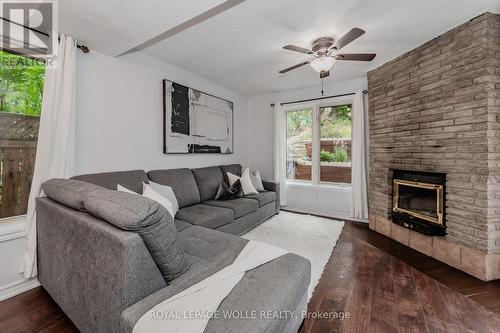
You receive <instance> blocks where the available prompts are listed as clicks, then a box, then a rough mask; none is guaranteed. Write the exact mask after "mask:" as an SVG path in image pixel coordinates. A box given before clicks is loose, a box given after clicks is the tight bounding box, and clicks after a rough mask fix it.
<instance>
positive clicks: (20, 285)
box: [0, 278, 40, 301]
mask: <svg viewBox="0 0 500 333" xmlns="http://www.w3.org/2000/svg"><path fill="white" fill-rule="evenodd" d="M38 286H40V282H39V281H38V279H37V278H31V279H23V280H19V281H16V282H14V283H11V284H8V285H6V286H4V287H2V288H0V301H3V300H5V299H7V298H11V297H13V296H16V295H19V294H21V293H24V292H25V291H28V290H30V289H33V288H36V287H38Z"/></svg>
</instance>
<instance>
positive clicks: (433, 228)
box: [392, 170, 446, 236]
mask: <svg viewBox="0 0 500 333" xmlns="http://www.w3.org/2000/svg"><path fill="white" fill-rule="evenodd" d="M445 186H446V175H445V174H442V173H431V172H419V171H404V170H393V179H392V222H393V223H396V224H399V225H401V226H403V227H405V228H408V229H412V230H415V231H418V232H420V233H422V234H425V235H429V236H444V235H445V234H446V225H445V213H446V209H445Z"/></svg>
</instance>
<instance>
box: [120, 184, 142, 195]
mask: <svg viewBox="0 0 500 333" xmlns="http://www.w3.org/2000/svg"><path fill="white" fill-rule="evenodd" d="M116 190H117V191H120V192H125V193H130V194H137V195H140V194H139V193H137V192H134V191H131V190H129V189H128V188H126V187H124V186H121V185H120V184H118V185H116Z"/></svg>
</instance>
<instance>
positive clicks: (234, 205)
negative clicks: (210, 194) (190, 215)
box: [204, 198, 259, 219]
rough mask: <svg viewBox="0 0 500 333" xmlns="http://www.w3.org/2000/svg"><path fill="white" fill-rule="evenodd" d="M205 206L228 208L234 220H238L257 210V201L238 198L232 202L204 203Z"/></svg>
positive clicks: (212, 201)
mask: <svg viewBox="0 0 500 333" xmlns="http://www.w3.org/2000/svg"><path fill="white" fill-rule="evenodd" d="M204 204H205V205H209V206H215V207H223V208H230V209H232V210H233V212H234V218H235V219H237V218H240V217H242V216H244V215H247V214H249V213H251V212H255V211H256V210H257V209H259V203H258V201H257V200H252V199H245V198H238V199H233V200H210V201H205V202H204Z"/></svg>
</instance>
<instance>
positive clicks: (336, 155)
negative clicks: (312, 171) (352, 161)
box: [320, 148, 349, 163]
mask: <svg viewBox="0 0 500 333" xmlns="http://www.w3.org/2000/svg"><path fill="white" fill-rule="evenodd" d="M320 158H321V162H337V163H339V162H348V161H349V156H348V154H347V150H345V149H344V148H338V149H336V150H335V151H334V152H330V151H327V150H321V152H320Z"/></svg>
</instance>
